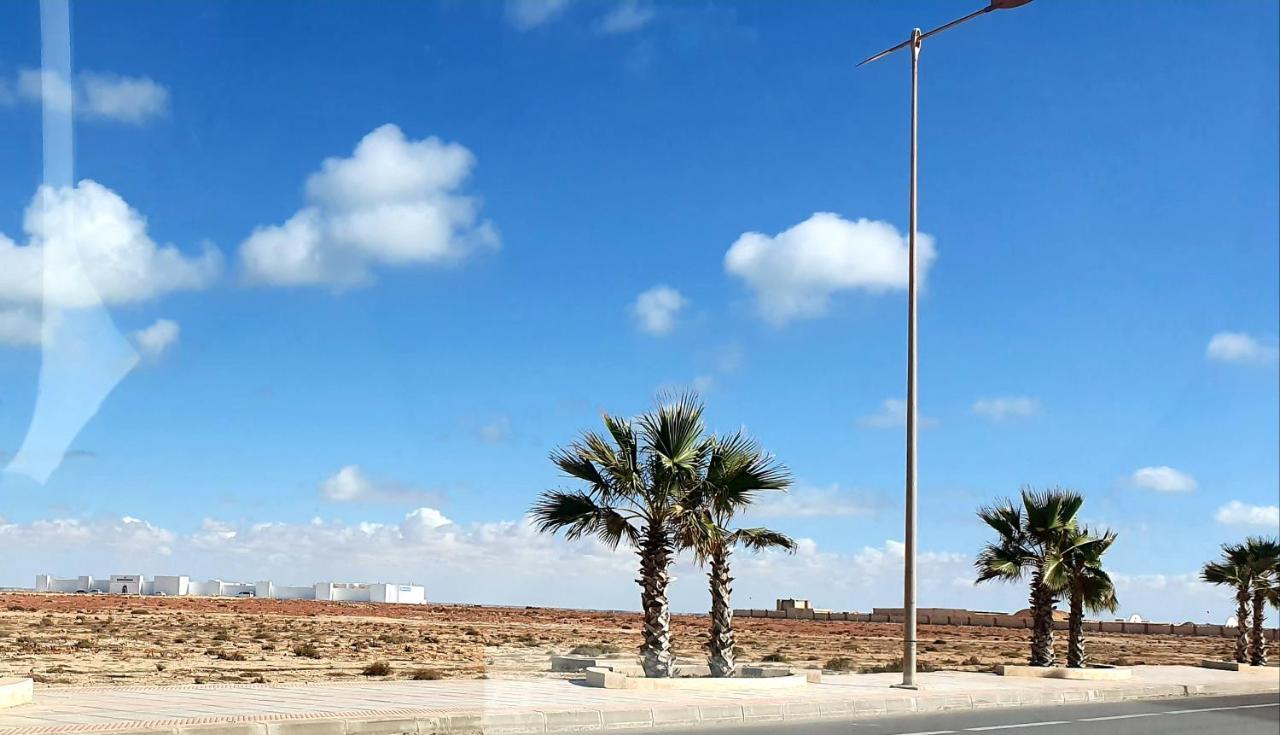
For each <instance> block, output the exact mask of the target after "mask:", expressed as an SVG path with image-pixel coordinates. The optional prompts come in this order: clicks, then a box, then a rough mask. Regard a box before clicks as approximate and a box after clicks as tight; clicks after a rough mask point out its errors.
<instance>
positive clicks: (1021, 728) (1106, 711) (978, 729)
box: [663, 694, 1280, 735]
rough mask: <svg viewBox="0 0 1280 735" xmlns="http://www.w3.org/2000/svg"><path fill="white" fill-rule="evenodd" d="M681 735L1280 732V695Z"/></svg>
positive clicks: (683, 733) (757, 727) (910, 717)
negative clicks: (717, 734) (721, 734)
mask: <svg viewBox="0 0 1280 735" xmlns="http://www.w3.org/2000/svg"><path fill="white" fill-rule="evenodd" d="M663 732H664V733H675V734H676V735H686V734H687V735H695V734H696V735H709V734H713V733H725V734H726V735H728V734H729V733H733V734H734V735H738V734H739V733H741V734H742V735H766V733H767V734H768V735H775V734H776V735H953V734H954V735H970V734H971V733H988V732H989V733H994V734H995V735H1012V734H1013V733H1035V735H1148V734H1150V735H1156V734H1157V733H1158V734H1159V735H1177V734H1178V733H1186V734H1187V735H1190V734H1191V733H1197V734H1199V733H1230V734H1231V735H1277V733H1280V696H1278V695H1275V694H1252V695H1248V696H1243V697H1179V698H1177V699H1151V700H1143V701H1133V702H1116V703H1112V704H1070V705H1061V706H1057V707H1016V708H1011V709H1000V710H979V711H976V712H974V711H965V712H950V713H943V714H931V715H903V716H894V717H879V718H875V719H867V720H859V721H857V722H850V721H843V722H842V721H832V722H823V721H814V722H801V723H794V724H793V723H777V724H771V725H750V726H738V727H728V728H707V727H703V728H698V729H696V730H664V731H663Z"/></svg>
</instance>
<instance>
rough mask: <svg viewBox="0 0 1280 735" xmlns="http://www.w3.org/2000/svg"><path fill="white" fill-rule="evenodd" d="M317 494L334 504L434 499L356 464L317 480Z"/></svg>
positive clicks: (403, 502) (432, 494)
mask: <svg viewBox="0 0 1280 735" xmlns="http://www.w3.org/2000/svg"><path fill="white" fill-rule="evenodd" d="M317 489H318V490H319V492H320V496H321V497H322V498H324V499H325V500H328V501H331V502H334V503H352V502H360V503H394V504H402V505H404V504H409V503H420V502H428V501H434V500H436V499H437V498H436V496H435V494H434V493H430V492H426V491H423V490H417V489H414V488H412V487H408V486H406V485H403V484H401V483H398V482H393V481H391V480H384V479H379V478H374V477H370V476H369V475H368V474H367V473H365V471H364V470H363V469H361V468H360V466H359V465H354V464H349V465H347V466H345V467H343V468H342V469H340V470H338V471H337V472H335V473H334V474H333V475H331V476H329V477H327V478H325V479H324V480H323V481H321V482H320V484H319V486H318V487H317Z"/></svg>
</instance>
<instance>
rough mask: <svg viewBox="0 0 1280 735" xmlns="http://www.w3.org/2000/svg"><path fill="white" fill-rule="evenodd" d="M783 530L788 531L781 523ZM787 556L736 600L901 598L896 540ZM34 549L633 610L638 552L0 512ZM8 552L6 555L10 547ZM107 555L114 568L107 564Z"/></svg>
mask: <svg viewBox="0 0 1280 735" xmlns="http://www.w3.org/2000/svg"><path fill="white" fill-rule="evenodd" d="M782 530H786V529H785V528H783V529H782ZM797 543H798V546H799V549H798V550H797V552H796V553H795V554H794V555H792V554H786V553H783V552H776V551H769V552H763V553H759V554H753V553H748V552H746V551H741V550H740V551H739V552H738V553H736V554H735V555H734V557H733V559H734V566H733V571H734V577H735V583H734V604H735V607H757V608H759V607H764V608H772V607H773V600H774V598H776V597H805V598H809V599H812V600H813V601H814V603H815V604H816V605H818V606H821V607H830V608H833V609H836V610H862V611H866V610H868V609H870V608H871V607H872V606H882V607H897V606H899V605H901V599H902V566H903V557H904V547H903V544H902V543H901V542H899V541H897V540H895V539H886V540H884V541H883V542H881V543H877V544H866V545H862V546H854V547H851V548H850V549H848V550H841V551H833V550H830V549H825V548H823V547H822V546H821V545H819V544H818V543H817V542H815V541H814V540H813V539H810V538H799V539H797ZM31 549H40V550H42V554H41V558H40V563H41V568H40V569H38V570H33V569H30V568H28V567H27V565H26V564H21V565H16V566H15V565H8V566H5V565H3V564H0V573H3V574H5V575H7V576H6V578H5V579H3V580H0V583H8V584H18V583H22V584H28V585H29V584H31V575H32V574H35V573H36V572H37V571H48V572H52V573H53V574H55V576H74V575H77V574H95V575H102V574H107V573H110V572H112V571H120V570H123V569H129V570H137V571H141V572H143V573H146V574H153V573H156V571H157V570H160V569H163V570H165V571H161V572H159V573H173V574H190V575H192V576H193V577H195V578H213V577H217V578H221V579H241V580H249V581H253V580H260V579H271V580H274V581H275V582H277V583H279V584H311V583H312V582H315V581H318V580H334V579H336V580H348V581H362V582H368V581H379V580H380V581H398V582H410V581H414V582H418V583H421V584H425V585H426V587H427V595H428V597H429V598H430V599H433V600H449V601H458V602H488V603H496V604H511V605H552V606H562V607H590V608H598V609H599V608H603V609H628V610H634V609H636V600H637V594H636V585H635V582H634V579H635V576H636V558H635V554H634V553H632V552H631V551H630V550H628V549H626V548H618V549H609V548H608V547H606V546H604V545H603V544H601V543H600V542H598V541H596V540H595V539H584V540H581V541H577V542H568V541H565V540H564V539H563V538H561V537H559V536H549V535H547V534H541V533H538V532H537V531H536V529H534V528H533V526H532V525H531V524H530V523H528V522H527V521H524V520H520V521H492V522H477V523H468V524H462V523H457V522H453V521H451V520H450V519H449V518H447V517H445V516H444V515H443V514H442V513H440V511H439V510H437V509H435V508H432V507H429V506H427V507H419V508H415V509H414V510H411V511H409V512H408V513H406V514H404V516H402V517H401V518H399V519H398V520H392V521H388V522H381V521H360V522H351V523H348V522H343V521H336V520H325V519H321V518H315V519H312V520H311V521H309V522H282V521H268V522H247V521H227V520H221V519H214V518H206V519H204V520H203V521H201V522H200V523H199V524H198V526H197V527H195V528H193V529H191V530H189V531H185V532H178V531H173V530H169V529H166V528H162V527H158V526H155V525H153V524H151V523H148V522H147V521H144V520H140V519H138V518H131V517H128V516H124V517H120V518H100V519H94V520H81V519H55V520H36V521H30V522H27V523H11V522H5V521H4V520H3V519H0V560H3V559H13V558H17V559H26V558H28V556H29V552H30V550H31ZM15 555H16V556H15ZM108 565H115V566H108ZM917 574H918V581H919V587H920V593H921V598H920V605H921V606H922V607H967V608H970V609H981V610H1007V611H1015V610H1019V609H1021V608H1023V607H1025V606H1026V586H1025V584H992V585H980V586H975V585H974V583H973V571H972V559H971V558H970V557H969V556H968V555H966V554H962V553H957V552H952V551H934V550H927V549H926V550H923V551H921V553H920V554H919V555H918V557H917ZM1112 577H1113V579H1115V581H1116V586H1117V590H1118V593H1119V597H1120V599H1121V600H1122V601H1123V603H1124V609H1123V610H1122V613H1123V614H1124V615H1125V616H1128V615H1130V614H1133V613H1138V614H1141V615H1142V617H1143V618H1145V619H1150V620H1159V621H1167V622H1181V621H1182V620H1188V619H1192V620H1200V621H1203V620H1204V619H1205V614H1204V611H1205V610H1212V611H1213V612H1211V613H1210V619H1213V620H1221V619H1222V617H1223V616H1225V615H1227V614H1229V613H1230V612H1231V610H1230V607H1231V600H1230V596H1227V597H1223V595H1222V594H1221V590H1218V589H1215V588H1212V587H1210V586H1208V585H1205V584H1203V583H1201V582H1199V581H1198V580H1197V579H1196V574H1195V573H1194V572H1187V573H1149V572H1148V573H1132V572H1129V571H1128V570H1124V569H1117V570H1115V571H1113V573H1112ZM670 593H671V600H672V605H673V607H674V609H675V610H677V611H697V612H703V611H705V610H706V609H707V604H708V601H707V589H706V575H705V571H704V570H702V569H699V568H698V567H696V566H695V565H694V564H693V563H692V561H691V560H690V558H689V557H688V555H681V556H680V557H679V558H678V560H677V563H676V565H675V567H674V569H673V583H672V586H671V589H670Z"/></svg>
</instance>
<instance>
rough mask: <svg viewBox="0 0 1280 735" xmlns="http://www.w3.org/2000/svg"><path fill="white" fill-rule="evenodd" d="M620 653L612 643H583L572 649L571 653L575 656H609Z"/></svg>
mask: <svg viewBox="0 0 1280 735" xmlns="http://www.w3.org/2000/svg"><path fill="white" fill-rule="evenodd" d="M620 651H621V649H620V648H618V647H617V646H615V645H613V644H611V643H582V644H579V645H576V646H574V647H573V648H572V649H570V651H569V653H570V654H572V655H574V656H608V655H610V654H614V653H618V652H620Z"/></svg>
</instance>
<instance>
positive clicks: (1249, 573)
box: [1200, 544, 1253, 664]
mask: <svg viewBox="0 0 1280 735" xmlns="http://www.w3.org/2000/svg"><path fill="white" fill-rule="evenodd" d="M1200 579H1201V580H1203V581H1205V582H1208V583H1209V584H1216V585H1220V586H1223V587H1230V588H1232V589H1233V590H1235V598H1236V648H1235V660H1236V663H1241V664H1245V663H1249V603H1250V597H1251V595H1252V590H1253V568H1252V567H1251V566H1250V564H1249V555H1248V552H1247V551H1246V550H1245V547H1244V544H1223V545H1222V558H1221V559H1220V560H1219V561H1211V562H1209V563H1207V564H1205V565H1204V567H1203V568H1202V569H1201V570H1200Z"/></svg>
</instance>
